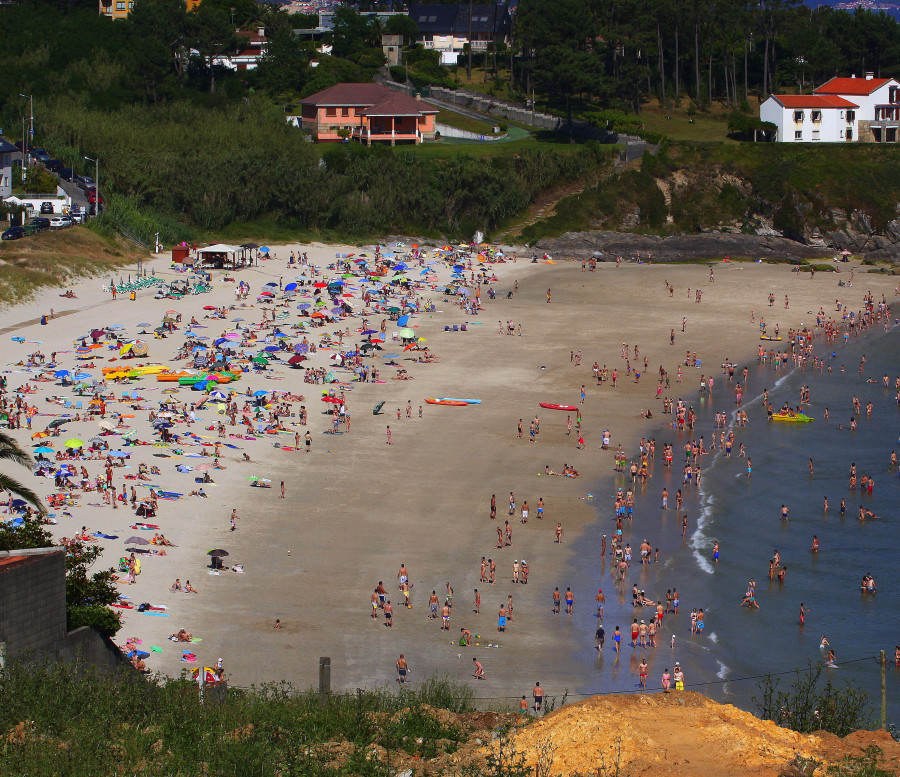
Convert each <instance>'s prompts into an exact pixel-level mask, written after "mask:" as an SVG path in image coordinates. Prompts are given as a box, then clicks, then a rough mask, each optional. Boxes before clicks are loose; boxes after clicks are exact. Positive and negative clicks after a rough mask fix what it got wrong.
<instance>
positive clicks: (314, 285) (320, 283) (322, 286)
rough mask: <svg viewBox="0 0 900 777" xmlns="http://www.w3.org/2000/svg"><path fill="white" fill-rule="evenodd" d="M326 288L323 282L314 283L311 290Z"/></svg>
mask: <svg viewBox="0 0 900 777" xmlns="http://www.w3.org/2000/svg"><path fill="white" fill-rule="evenodd" d="M326 286H328V284H327V283H325V282H324V281H316V282H315V283H314V284H313V288H314V289H324V288H325V287H326Z"/></svg>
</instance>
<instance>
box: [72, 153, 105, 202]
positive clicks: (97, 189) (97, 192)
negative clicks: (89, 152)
mask: <svg viewBox="0 0 900 777" xmlns="http://www.w3.org/2000/svg"><path fill="white" fill-rule="evenodd" d="M85 159H87V161H88V162H93V163H94V205H95V212H96V214H97V215H98V216H99V215H100V160H99V159H91V158H90V157H89V156H86V157H85ZM73 177H74V176H73Z"/></svg>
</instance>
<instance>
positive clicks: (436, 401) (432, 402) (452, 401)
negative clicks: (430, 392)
mask: <svg viewBox="0 0 900 777" xmlns="http://www.w3.org/2000/svg"><path fill="white" fill-rule="evenodd" d="M425 401H426V402H427V403H428V404H429V405H451V406H453V407H468V406H469V403H468V402H457V401H456V400H455V399H434V398H431V399H426V400H425Z"/></svg>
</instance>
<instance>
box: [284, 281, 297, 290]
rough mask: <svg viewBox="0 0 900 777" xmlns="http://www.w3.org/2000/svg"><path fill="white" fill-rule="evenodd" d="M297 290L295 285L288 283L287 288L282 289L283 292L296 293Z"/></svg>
mask: <svg viewBox="0 0 900 777" xmlns="http://www.w3.org/2000/svg"><path fill="white" fill-rule="evenodd" d="M297 288H298V287H297V284H296V283H289V284H288V285H287V286H285V287H284V290H285V291H296V289H297Z"/></svg>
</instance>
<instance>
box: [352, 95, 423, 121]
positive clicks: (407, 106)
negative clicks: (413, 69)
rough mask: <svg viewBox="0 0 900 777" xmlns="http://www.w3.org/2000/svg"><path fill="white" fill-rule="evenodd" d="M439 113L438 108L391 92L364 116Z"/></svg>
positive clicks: (368, 109) (367, 109) (365, 111)
mask: <svg viewBox="0 0 900 777" xmlns="http://www.w3.org/2000/svg"><path fill="white" fill-rule="evenodd" d="M437 112H438V110H437V108H435V107H433V106H431V105H428V103H423V102H421V101H420V100H416V99H415V98H414V97H410V96H409V95H406V94H403V93H402V92H391V94H389V95H388V96H387V97H385V98H384V99H382V100H379V101H378V102H377V103H375V105H373V106H372V107H371V108H366V110H364V111H363V116H421V115H422V114H424V113H437Z"/></svg>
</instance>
